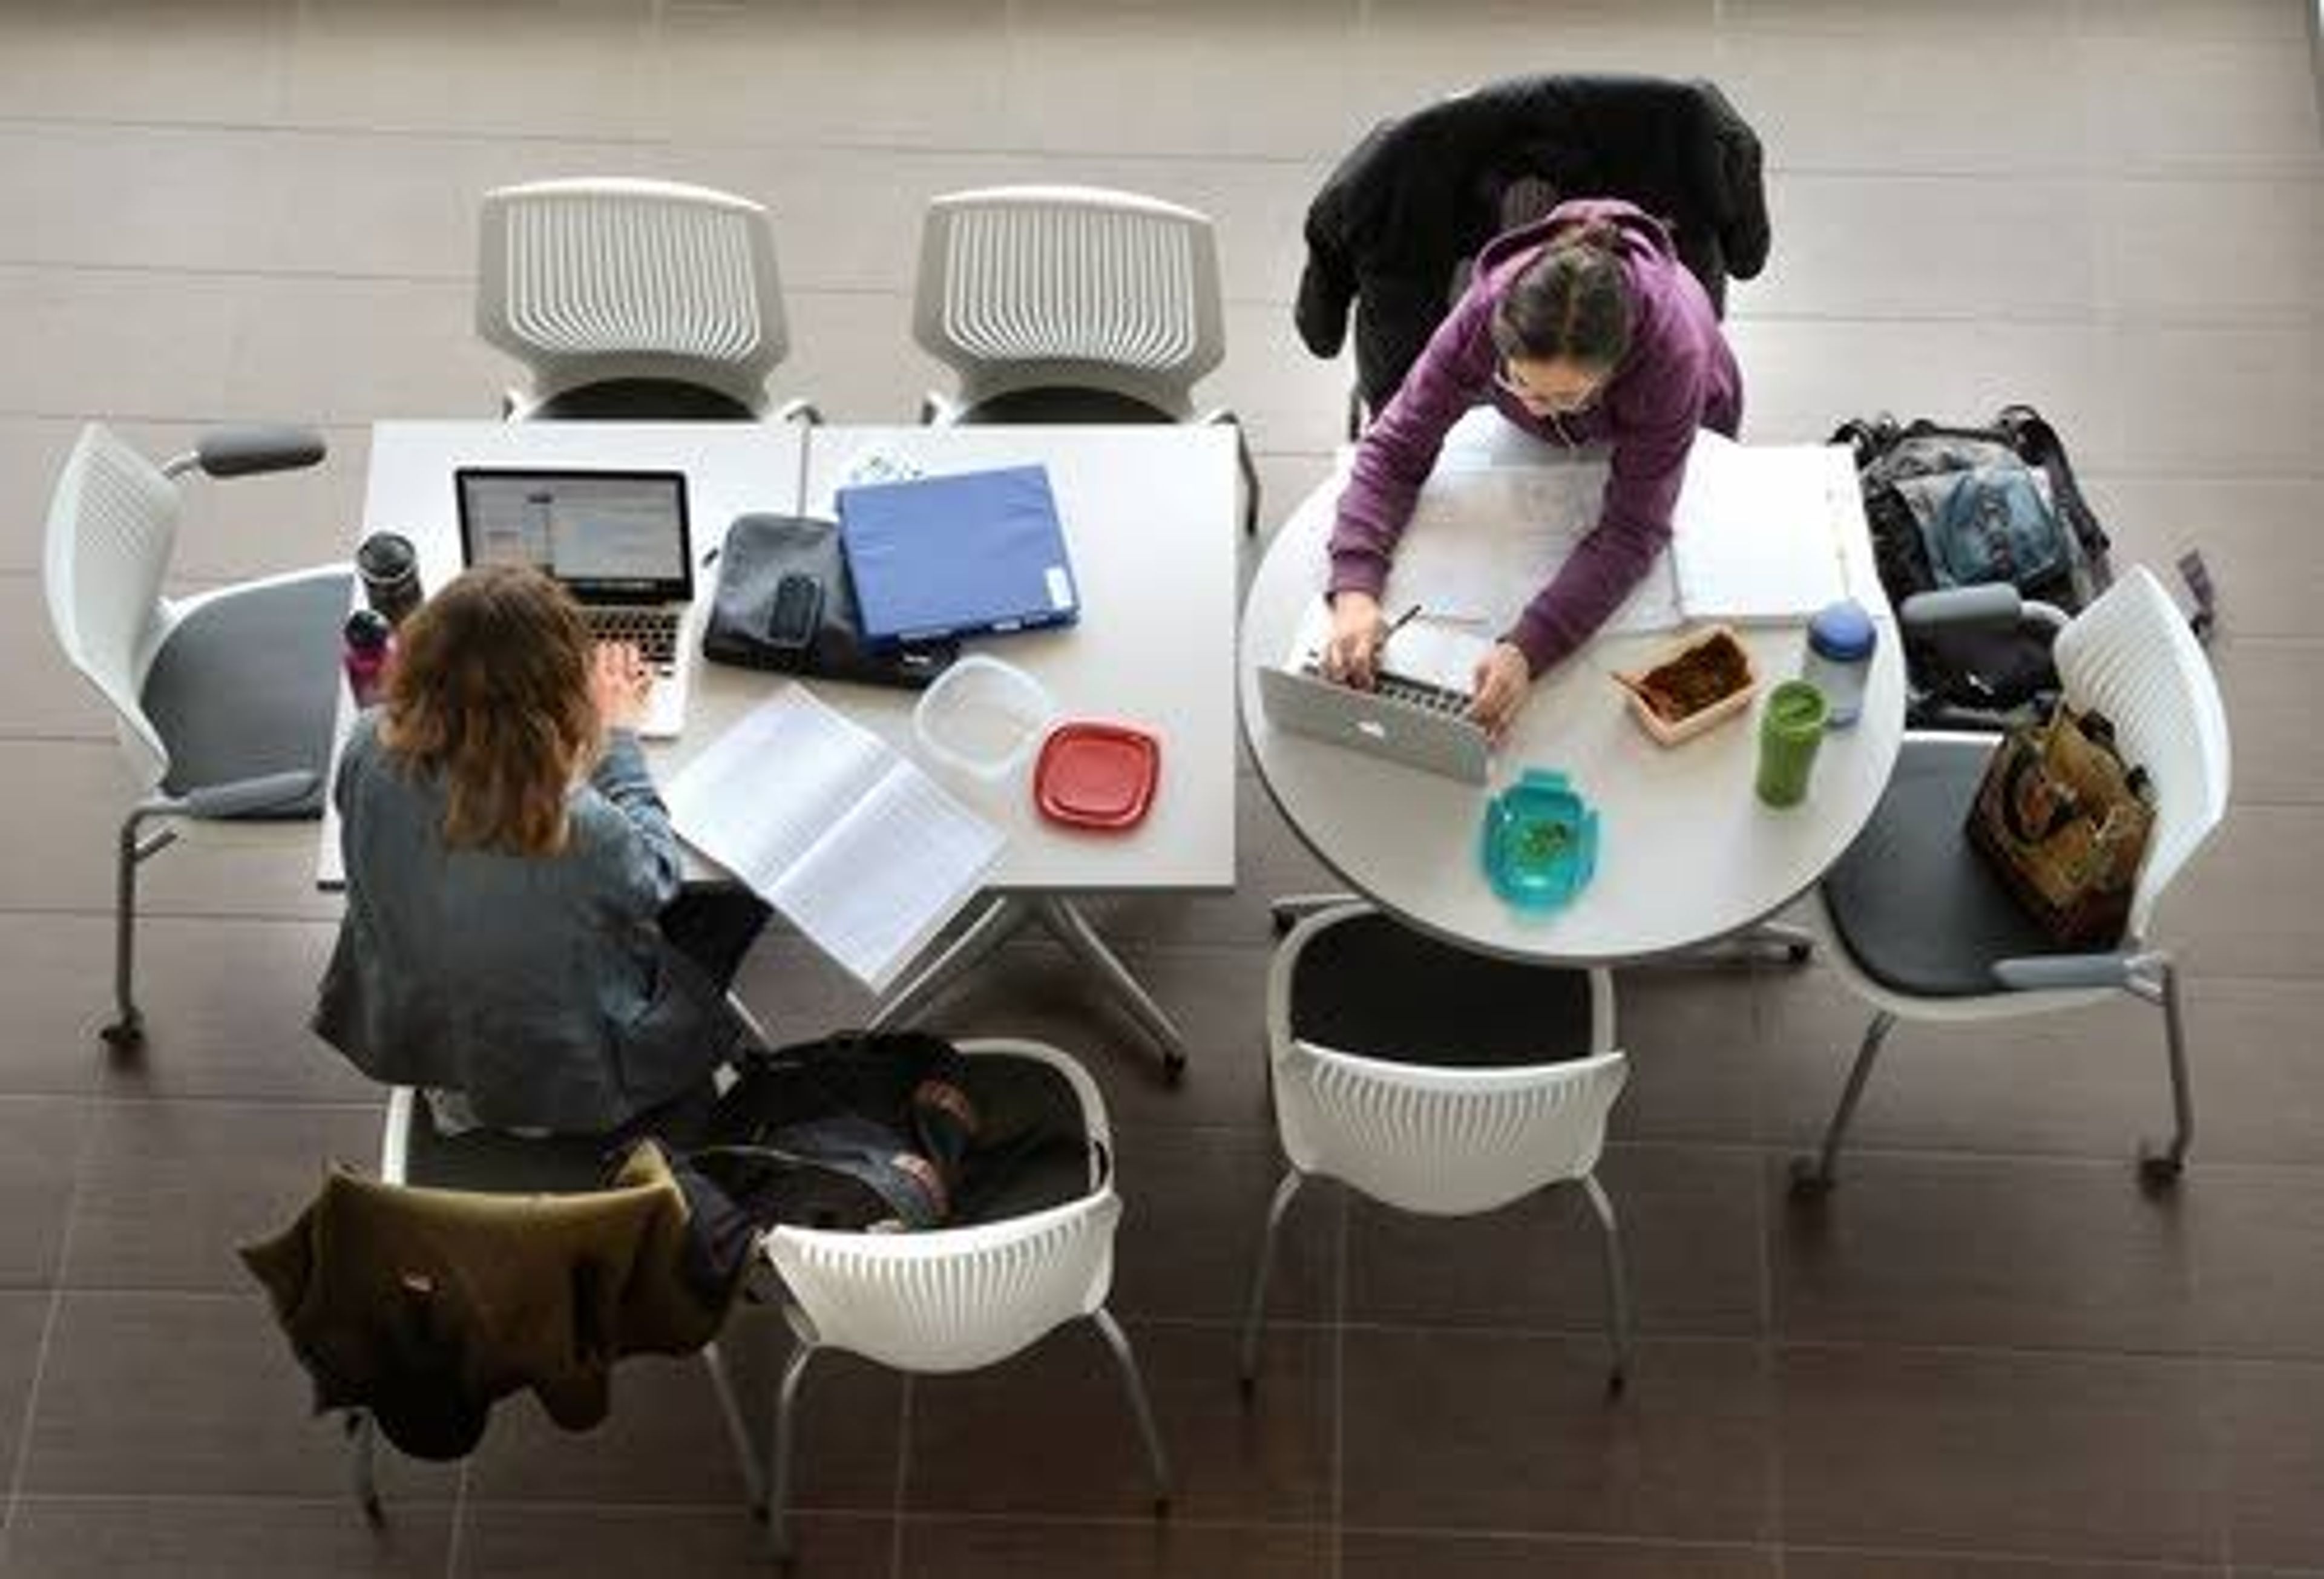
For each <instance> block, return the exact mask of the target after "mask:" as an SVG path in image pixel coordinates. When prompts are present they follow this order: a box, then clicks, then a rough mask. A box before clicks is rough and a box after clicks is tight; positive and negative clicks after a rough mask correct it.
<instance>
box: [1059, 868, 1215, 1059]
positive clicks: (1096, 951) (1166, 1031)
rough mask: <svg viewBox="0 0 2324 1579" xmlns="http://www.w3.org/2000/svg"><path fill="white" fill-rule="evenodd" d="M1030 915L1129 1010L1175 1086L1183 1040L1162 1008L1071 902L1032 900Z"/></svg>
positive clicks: (1183, 1055) (1184, 1056)
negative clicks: (1159, 1049)
mask: <svg viewBox="0 0 2324 1579" xmlns="http://www.w3.org/2000/svg"><path fill="white" fill-rule="evenodd" d="M1034 914H1035V915H1036V916H1037V917H1038V918H1039V919H1040V922H1041V924H1042V925H1043V926H1044V927H1046V928H1048V929H1049V933H1050V936H1052V937H1055V938H1056V940H1057V941H1058V942H1059V943H1062V944H1064V945H1065V952H1066V953H1068V954H1070V955H1072V956H1074V958H1075V959H1077V960H1079V961H1081V962H1082V964H1083V965H1086V966H1088V967H1089V968H1090V969H1091V970H1093V971H1094V972H1095V973H1097V975H1098V977H1099V979H1100V980H1102V982H1104V983H1105V984H1106V985H1107V986H1109V987H1111V989H1112V990H1113V995H1114V996H1115V997H1116V998H1118V999H1120V1001H1121V1002H1122V1004H1123V1005H1124V1006H1125V1007H1126V1008H1128V1009H1129V1011H1130V1016H1131V1018H1132V1019H1134V1020H1137V1021H1138V1024H1139V1029H1141V1030H1144V1031H1145V1032H1146V1034H1147V1035H1148V1037H1150V1038H1151V1039H1153V1041H1154V1044H1155V1045H1156V1046H1157V1047H1158V1048H1161V1049H1162V1074H1163V1076H1164V1077H1165V1078H1167V1079H1168V1080H1169V1081H1171V1082H1172V1083H1173V1084H1176V1081H1177V1080H1178V1078H1179V1076H1182V1075H1184V1074H1185V1072H1186V1041H1185V1038H1184V1037H1182V1036H1180V1035H1179V1034H1178V1028H1177V1027H1176V1025H1174V1024H1172V1023H1171V1020H1170V1017H1169V1016H1168V1015H1167V1014H1165V1013H1164V1012H1163V1011H1162V1006H1161V1005H1160V1004H1159V1003H1157V1002H1154V1000H1153V998H1152V996H1150V995H1149V994H1148V993H1147V991H1146V989H1145V988H1144V987H1141V986H1139V984H1138V978H1137V977H1136V976H1133V975H1131V974H1130V967H1129V966H1128V965H1123V964H1122V963H1121V960H1120V957H1119V956H1116V955H1115V953H1114V952H1113V950H1112V949H1111V948H1109V947H1107V946H1106V944H1105V939H1104V938H1102V937H1099V936H1098V935H1097V928H1094V927H1093V926H1091V925H1090V924H1089V918H1088V917H1086V916H1084V915H1083V914H1082V913H1081V911H1080V910H1077V909H1075V908H1074V903H1073V901H1072V900H1061V899H1056V898H1047V899H1040V900H1035V901H1034Z"/></svg>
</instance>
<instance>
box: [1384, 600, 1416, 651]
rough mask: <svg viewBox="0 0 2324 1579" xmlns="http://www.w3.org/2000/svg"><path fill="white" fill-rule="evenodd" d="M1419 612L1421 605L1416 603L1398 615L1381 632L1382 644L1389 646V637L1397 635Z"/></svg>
mask: <svg viewBox="0 0 2324 1579" xmlns="http://www.w3.org/2000/svg"><path fill="white" fill-rule="evenodd" d="M1419 613H1420V605H1418V604H1414V605H1412V606H1411V607H1410V608H1408V609H1406V610H1405V611H1404V612H1403V613H1402V614H1398V615H1397V616H1396V618H1395V619H1394V620H1393V621H1392V622H1390V623H1389V625H1388V629H1387V630H1385V631H1382V632H1381V633H1380V645H1381V646H1383V647H1385V646H1387V645H1388V638H1389V637H1391V636H1393V635H1395V634H1396V633H1397V632H1398V631H1401V630H1403V629H1404V628H1405V626H1406V625H1408V624H1410V623H1412V622H1413V618H1414V616H1416V614H1419Z"/></svg>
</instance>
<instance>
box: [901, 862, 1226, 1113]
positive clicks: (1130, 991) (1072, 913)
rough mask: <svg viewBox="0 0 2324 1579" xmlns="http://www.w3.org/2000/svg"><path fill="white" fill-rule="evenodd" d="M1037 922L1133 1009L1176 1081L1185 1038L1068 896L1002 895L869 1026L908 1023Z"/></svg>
mask: <svg viewBox="0 0 2324 1579" xmlns="http://www.w3.org/2000/svg"><path fill="white" fill-rule="evenodd" d="M1033 922H1038V923H1039V924H1040V925H1041V927H1042V928H1044V929H1046V930H1047V932H1048V933H1049V934H1050V935H1051V936H1052V937H1056V940H1057V941H1058V943H1060V944H1061V945H1063V946H1064V947H1065V952H1066V953H1068V954H1070V955H1072V956H1074V959H1076V960H1078V961H1079V962H1080V963H1081V964H1082V965H1084V967H1085V968H1087V969H1088V970H1090V971H1091V972H1093V974H1095V975H1096V976H1097V977H1098V979H1099V981H1100V982H1101V983H1103V984H1104V986H1105V987H1106V988H1107V989H1108V990H1110V991H1111V993H1112V994H1113V996H1114V997H1115V998H1117V999H1118V1000H1120V1002H1121V1003H1122V1005H1123V1006H1124V1007H1125V1008H1126V1009H1128V1010H1129V1011H1130V1017H1131V1018H1132V1019H1134V1020H1137V1021H1138V1025H1139V1030H1143V1031H1145V1033H1146V1034H1147V1035H1148V1037H1150V1038H1152V1039H1153V1040H1154V1042H1155V1045H1157V1047H1159V1048H1161V1049H1162V1073H1163V1075H1164V1076H1166V1077H1167V1078H1168V1079H1169V1080H1171V1081H1172V1082H1174V1083H1175V1082H1176V1080H1177V1079H1178V1077H1179V1076H1181V1075H1182V1074H1184V1073H1185V1067H1186V1043H1185V1038H1184V1037H1183V1036H1181V1035H1180V1034H1179V1032H1178V1028H1177V1026H1176V1025H1175V1024H1173V1023H1172V1021H1171V1020H1170V1017H1169V1016H1168V1015H1167V1014H1166V1013H1164V1012H1163V1011H1162V1006H1161V1005H1160V1004H1158V1003H1157V1002H1154V999H1153V998H1152V996H1151V995H1150V994H1148V992H1147V991H1146V989H1145V988H1144V987H1142V986H1140V985H1139V983H1138V978H1137V977H1136V976H1133V975H1131V974H1130V967H1129V966H1127V965H1123V964H1122V963H1121V960H1120V957H1119V956H1116V955H1115V954H1114V952H1113V950H1112V949H1111V948H1109V947H1107V946H1106V944H1105V939H1103V938H1102V937H1099V936H1098V935H1097V928H1094V927H1092V926H1091V925H1090V924H1089V919H1088V918H1087V917H1085V916H1084V915H1083V914H1082V913H1081V911H1080V910H1077V909H1075V908H1074V904H1073V901H1071V900H1063V899H1056V898H1054V897H1044V898H1037V899H1028V898H1026V897H1024V896H1022V895H1019V894H1001V895H1000V896H998V897H997V898H995V899H994V900H992V901H991V903H990V904H988V905H986V906H985V908H984V911H983V913H982V915H980V916H978V917H977V918H976V919H975V920H974V921H972V922H971V923H969V927H968V930H967V931H965V932H963V933H962V934H961V935H960V936H959V937H955V938H954V939H953V941H952V943H951V945H950V946H948V947H946V948H945V951H944V952H943V953H942V954H940V955H938V956H936V959H935V960H934V961H932V962H931V963H930V964H929V965H928V966H927V969H925V970H923V971H921V972H920V973H919V974H918V975H916V976H914V977H912V978H911V980H909V981H908V982H906V983H904V984H903V985H902V986H901V987H899V988H898V989H897V991H896V993H894V995H893V996H891V997H890V998H889V999H888V1000H887V1001H886V1002H883V1003H881V1005H880V1007H879V1009H878V1010H877V1011H875V1012H874V1013H873V1014H872V1016H871V1025H870V1029H871V1030H893V1029H895V1028H896V1027H898V1026H901V1025H908V1024H909V1023H911V1022H912V1020H915V1019H917V1018H918V1016H919V1014H920V1012H921V1011H923V1010H925V1009H926V1008H927V1006H928V1004H929V1003H930V1002H933V1001H934V1000H935V999H936V997H937V996H938V995H939V994H940V993H943V992H944V991H945V989H946V988H948V987H950V986H951V985H952V984H953V983H954V982H956V981H958V980H959V979H960V978H961V977H962V976H964V975H965V974H968V973H969V972H970V971H971V970H973V969H974V968H975V967H976V965H978V964H979V963H980V962H981V961H982V960H983V958H984V957H985V956H987V955H989V954H991V952H992V951H993V950H994V949H996V948H998V947H1000V946H1001V945H1002V944H1003V943H1006V942H1007V941H1008V940H1009V939H1010V937H1014V936H1016V934H1017V933H1019V931H1021V930H1023V929H1024V928H1025V927H1026V926H1027V925H1028V924H1029V923H1033Z"/></svg>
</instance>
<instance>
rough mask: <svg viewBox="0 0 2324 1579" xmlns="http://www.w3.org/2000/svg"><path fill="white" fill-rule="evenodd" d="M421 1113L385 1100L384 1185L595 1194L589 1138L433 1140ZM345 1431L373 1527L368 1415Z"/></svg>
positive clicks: (751, 1468) (733, 1406)
mask: <svg viewBox="0 0 2324 1579" xmlns="http://www.w3.org/2000/svg"><path fill="white" fill-rule="evenodd" d="M426 1110H427V1104H426V1103H423V1102H421V1101H420V1100H419V1094H418V1093H417V1092H415V1091H413V1090H412V1088H411V1087H410V1086H408V1085H399V1086H396V1087H394V1088H393V1089H392V1091H390V1093H389V1094H388V1099H387V1127H386V1131H385V1132H384V1134H383V1136H382V1138H381V1141H380V1157H379V1177H380V1181H381V1182H382V1183H383V1184H391V1185H410V1186H414V1187H421V1188H429V1189H445V1190H466V1191H473V1192H475V1193H478V1194H483V1195H536V1194H540V1195H577V1194H585V1193H586V1192H588V1191H590V1190H592V1189H595V1188H597V1187H599V1180H600V1179H601V1178H602V1177H603V1174H604V1159H603V1156H602V1151H603V1147H604V1143H603V1142H602V1141H601V1140H597V1139H596V1138H595V1137H572V1136H562V1137H549V1138H544V1139H531V1138H528V1137H525V1136H521V1135H509V1134H502V1133H499V1132H496V1131H466V1132H464V1133H462V1134H460V1135H458V1136H457V1137H455V1138H453V1139H452V1140H445V1139H444V1138H443V1137H441V1136H439V1135H438V1134H437V1132H436V1129H435V1125H434V1123H433V1122H431V1121H430V1120H429V1116H428V1113H427V1111H426ZM700 1353H701V1355H702V1364H703V1369H704V1370H705V1371H706V1372H707V1373H708V1375H709V1377H710V1386H711V1390H712V1392H713V1393H714V1395H715V1397H716V1399H717V1400H718V1413H719V1417H720V1419H721V1420H722V1421H723V1422H724V1425H725V1428H726V1436H727V1440H728V1442H729V1443H730V1444H731V1445H732V1446H733V1450H734V1458H735V1462H736V1464H738V1465H739V1466H740V1467H741V1469H742V1485H743V1488H744V1491H745V1492H746V1494H747V1495H748V1497H749V1499H750V1507H751V1511H752V1513H754V1514H755V1513H757V1512H759V1511H760V1510H762V1509H763V1508H764V1507H765V1506H766V1484H765V1482H764V1481H763V1480H762V1479H761V1476H760V1472H759V1460H758V1455H757V1454H754V1453H752V1450H751V1435H750V1432H749V1430H748V1428H747V1427H745V1426H744V1425H743V1421H742V1405H741V1404H740V1403H739V1402H738V1401H737V1400H736V1399H735V1394H734V1383H733V1378H732V1377H730V1376H729V1375H728V1374H727V1371H726V1362H725V1360H724V1357H723V1356H722V1355H721V1354H720V1353H719V1352H718V1345H717V1344H715V1343H711V1344H703V1346H702V1348H701V1350H700ZM348 1428H349V1431H350V1434H351V1435H352V1436H353V1437H354V1442H355V1460H354V1474H355V1500H356V1501H357V1502H358V1503H359V1504H361V1506H362V1508H363V1510H364V1517H366V1518H367V1519H370V1520H371V1521H372V1522H373V1523H374V1524H377V1523H380V1522H382V1520H383V1517H384V1514H383V1510H382V1508H381V1506H380V1500H379V1487H378V1482H377V1479H376V1475H375V1461H376V1460H377V1457H378V1453H379V1448H378V1439H379V1427H378V1426H377V1424H376V1423H375V1422H374V1420H373V1419H372V1417H371V1416H370V1415H369V1413H367V1412H366V1411H364V1410H360V1409H358V1410H352V1411H350V1419H349V1421H348Z"/></svg>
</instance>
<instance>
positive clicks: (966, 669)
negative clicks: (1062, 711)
mask: <svg viewBox="0 0 2324 1579" xmlns="http://www.w3.org/2000/svg"><path fill="white" fill-rule="evenodd" d="M1056 713H1057V705H1056V701H1055V700H1053V699H1052V698H1051V697H1050V696H1049V692H1048V689H1047V688H1046V687H1045V686H1043V685H1042V684H1041V682H1040V681H1039V680H1037V679H1034V678H1033V677H1032V676H1031V675H1029V674H1027V673H1026V672H1025V671H1024V670H1023V669H1019V668H1018V667H1017V666H1016V665H1014V664H1011V663H1003V662H1001V660H999V659H997V658H987V657H985V656H984V655H983V654H982V653H981V652H978V653H971V654H970V655H968V656H967V657H965V658H963V659H961V660H959V661H958V662H956V663H954V665H953V666H952V667H951V668H949V669H945V671H944V673H943V674H941V675H939V676H937V677H936V683H935V684H933V685H931V686H929V687H928V688H927V690H925V691H923V692H922V693H920V702H919V706H917V707H915V708H914V709H913V710H912V733H913V734H916V735H918V737H919V742H920V745H921V746H922V748H923V749H924V750H926V751H927V754H928V755H929V756H930V757H931V758H932V759H934V760H935V761H936V762H938V763H939V764H941V765H943V766H945V767H947V768H956V769H958V770H959V771H962V772H964V773H966V774H969V775H970V776H971V777H973V778H977V779H982V780H987V781H990V782H998V781H999V780H1002V779H1005V778H1007V777H1009V775H1010V774H1011V773H1013V772H1015V771H1017V770H1018V769H1019V767H1021V766H1023V765H1024V762H1025V759H1026V758H1028V757H1029V756H1030V755H1032V753H1033V748H1034V747H1036V746H1037V745H1039V744H1040V743H1041V739H1042V737H1043V736H1044V735H1046V734H1048V732H1049V725H1050V723H1051V722H1052V721H1053V720H1054V719H1055V718H1056Z"/></svg>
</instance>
